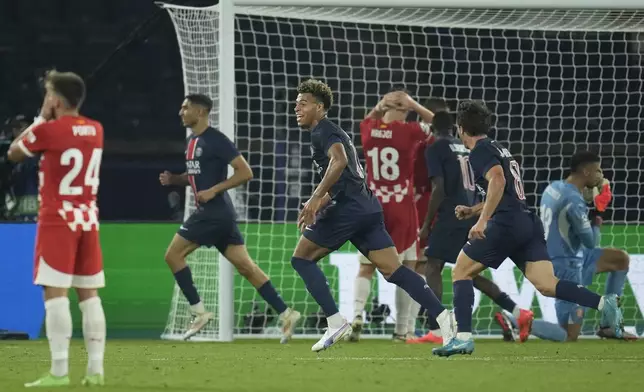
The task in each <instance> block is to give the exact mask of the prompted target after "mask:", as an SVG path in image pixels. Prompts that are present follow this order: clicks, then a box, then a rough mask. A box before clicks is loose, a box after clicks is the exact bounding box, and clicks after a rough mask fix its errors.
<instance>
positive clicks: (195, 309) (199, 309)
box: [190, 301, 206, 314]
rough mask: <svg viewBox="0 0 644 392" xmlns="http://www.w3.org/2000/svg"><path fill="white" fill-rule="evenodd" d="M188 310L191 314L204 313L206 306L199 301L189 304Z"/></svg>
mask: <svg viewBox="0 0 644 392" xmlns="http://www.w3.org/2000/svg"><path fill="white" fill-rule="evenodd" d="M190 311H191V312H192V313H193V314H204V313H206V308H205V307H204V306H203V302H202V301H199V302H197V303H196V304H194V305H190Z"/></svg>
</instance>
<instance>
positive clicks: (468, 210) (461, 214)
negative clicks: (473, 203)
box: [454, 206, 473, 220]
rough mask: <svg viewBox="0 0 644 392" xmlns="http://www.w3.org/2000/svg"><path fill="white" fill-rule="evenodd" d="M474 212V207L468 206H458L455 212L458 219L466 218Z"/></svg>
mask: <svg viewBox="0 0 644 392" xmlns="http://www.w3.org/2000/svg"><path fill="white" fill-rule="evenodd" d="M472 212H473V210H472V207H468V206H456V208H454V214H455V215H456V219H458V220H464V219H468V218H470V217H472V215H473V213H472Z"/></svg>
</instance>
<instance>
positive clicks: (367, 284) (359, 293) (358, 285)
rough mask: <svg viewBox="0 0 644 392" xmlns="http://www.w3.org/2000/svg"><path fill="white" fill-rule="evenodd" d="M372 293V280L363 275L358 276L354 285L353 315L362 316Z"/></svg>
mask: <svg viewBox="0 0 644 392" xmlns="http://www.w3.org/2000/svg"><path fill="white" fill-rule="evenodd" d="M370 293H371V280H369V279H367V278H365V277H363V276H356V281H355V284H354V286H353V315H354V317H355V316H360V317H362V314H363V313H364V308H365V305H366V304H367V299H368V298H369V294H370Z"/></svg>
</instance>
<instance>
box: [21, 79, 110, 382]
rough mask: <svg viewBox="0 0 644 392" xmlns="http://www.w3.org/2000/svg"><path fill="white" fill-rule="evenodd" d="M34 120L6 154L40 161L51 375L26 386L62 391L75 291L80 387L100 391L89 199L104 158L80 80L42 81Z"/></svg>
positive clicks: (41, 271)
mask: <svg viewBox="0 0 644 392" xmlns="http://www.w3.org/2000/svg"><path fill="white" fill-rule="evenodd" d="M45 90H46V94H45V98H44V101H43V104H42V108H41V110H40V116H39V117H38V118H36V121H35V122H34V123H33V124H32V125H31V126H30V127H29V128H27V129H26V130H25V131H24V132H23V133H22V134H21V135H20V136H19V137H18V138H17V139H16V140H14V142H13V143H12V144H11V146H10V148H9V154H8V157H9V160H11V161H14V162H20V161H22V160H24V159H26V158H28V157H34V156H36V155H40V168H39V173H38V177H39V179H40V191H39V199H40V210H39V212H38V229H37V234H36V252H35V268H34V283H35V284H36V285H39V286H42V287H43V288H44V297H45V329H46V332H47V340H48V341H49V348H50V351H51V368H50V370H49V372H48V373H47V374H46V375H44V376H43V377H42V378H40V379H38V380H36V381H34V382H31V383H28V384H25V386H26V387H56V386H64V385H69V376H68V371H69V340H70V339H71V337H72V315H71V312H70V309H69V299H68V298H67V292H68V290H69V289H70V288H74V289H76V293H77V294H78V300H79V304H78V305H79V307H80V310H81V313H82V317H83V321H82V326H83V336H84V338H85V348H86V350H87V354H88V357H89V360H88V363H87V372H86V374H85V377H84V378H83V379H82V384H83V385H87V386H89V385H103V384H104V375H103V357H104V353H105V314H104V313H103V306H102V304H101V299H100V297H99V296H98V289H99V288H102V287H104V286H105V276H104V274H103V257H102V253H101V245H100V242H99V235H98V226H99V224H98V206H97V205H96V194H97V193H98V187H99V172H100V168H101V157H102V155H103V126H102V125H101V124H100V123H99V122H97V121H95V120H92V119H90V118H87V117H84V116H82V115H80V113H79V110H80V107H81V105H82V104H83V101H84V100H85V83H84V81H83V79H82V78H81V77H80V76H78V75H76V74H74V73H71V72H62V73H61V72H56V71H50V72H49V73H48V74H47V75H46V77H45Z"/></svg>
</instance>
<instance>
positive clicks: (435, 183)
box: [417, 111, 534, 342]
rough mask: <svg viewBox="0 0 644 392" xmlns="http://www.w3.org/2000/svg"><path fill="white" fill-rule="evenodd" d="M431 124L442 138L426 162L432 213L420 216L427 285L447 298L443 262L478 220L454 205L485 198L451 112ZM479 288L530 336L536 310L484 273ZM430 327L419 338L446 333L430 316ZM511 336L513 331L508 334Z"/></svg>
mask: <svg viewBox="0 0 644 392" xmlns="http://www.w3.org/2000/svg"><path fill="white" fill-rule="evenodd" d="M431 128H432V133H433V134H434V136H435V137H436V140H435V141H434V143H432V144H431V145H430V146H428V147H427V148H426V150H425V162H426V164H427V173H428V175H429V178H430V179H431V184H432V194H431V196H430V198H429V203H428V207H427V216H424V217H419V218H420V219H423V220H424V224H423V227H422V228H421V231H420V233H419V235H418V236H419V238H421V239H422V240H424V239H426V238H427V237H429V240H428V241H427V249H425V256H427V263H426V266H425V268H426V269H425V275H426V277H427V284H428V285H429V286H430V287H431V288H432V290H433V291H434V293H436V296H437V297H438V298H441V297H442V295H443V278H442V271H443V267H444V266H445V263H455V262H456V258H457V257H458V254H459V252H460V251H461V248H463V245H465V243H466V242H467V236H468V233H469V231H470V229H471V228H472V226H473V225H474V223H476V219H475V218H474V217H472V218H469V219H463V220H460V219H458V218H457V217H456V216H455V214H454V209H455V208H456V206H459V205H462V206H473V205H474V204H475V202H476V201H478V200H480V197H479V195H478V194H477V193H478V192H477V189H476V181H475V179H474V173H473V172H472V168H471V166H470V164H469V154H470V151H469V150H468V149H467V148H465V146H464V145H463V142H462V141H461V140H460V139H458V138H457V137H456V136H455V135H454V133H455V132H454V122H453V120H452V115H451V114H450V113H448V112H446V111H438V112H436V113H435V114H434V119H433V121H432V125H431ZM432 224H433V227H432ZM474 287H476V288H477V289H479V290H480V291H481V292H483V293H484V294H485V295H487V296H488V297H490V298H491V299H492V300H493V301H494V302H496V303H497V304H498V305H499V306H501V307H502V308H503V309H505V310H507V311H508V312H510V313H512V314H513V315H514V317H515V318H516V320H517V324H518V329H519V331H520V333H519V338H520V340H521V341H522V342H523V341H525V340H526V339H527V338H528V336H529V335H530V325H531V324H532V320H533V318H534V315H533V314H532V312H531V311H529V310H525V309H521V308H519V307H518V306H517V304H516V303H515V302H514V301H513V300H512V299H511V298H510V296H508V295H507V294H506V293H504V292H502V291H501V289H500V288H499V286H497V285H496V284H495V283H494V282H492V281H491V280H489V279H487V278H485V277H483V276H481V275H479V276H476V277H475V278H474ZM429 326H430V327H429V328H430V332H429V333H430V334H431V335H432V336H433V337H431V336H430V335H429V334H428V335H426V336H424V337H422V338H419V339H418V340H417V342H425V341H433V342H436V341H437V340H439V339H436V338H437V337H439V336H440V335H439V333H440V330H439V329H438V324H437V323H436V320H434V319H433V318H432V317H429ZM511 337H512V336H511V333H510V335H509V336H508V338H511ZM441 340H442V339H441Z"/></svg>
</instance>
